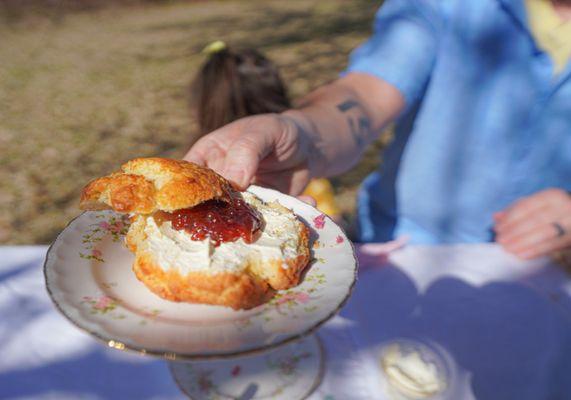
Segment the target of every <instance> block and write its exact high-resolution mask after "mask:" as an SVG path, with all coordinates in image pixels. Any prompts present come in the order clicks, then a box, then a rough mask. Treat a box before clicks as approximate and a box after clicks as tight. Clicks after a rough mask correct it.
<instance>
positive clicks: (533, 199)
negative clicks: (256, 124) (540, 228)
mask: <svg viewBox="0 0 571 400" xmlns="http://www.w3.org/2000/svg"><path fill="white" fill-rule="evenodd" d="M569 202H570V200H569V195H568V194H567V193H566V192H565V191H563V190H560V189H547V190H544V191H541V192H538V193H536V194H534V195H531V196H529V197H525V198H523V199H521V200H518V201H517V202H515V203H514V204H513V205H511V206H510V207H508V208H507V209H506V210H503V211H500V212H497V213H496V214H494V219H495V221H496V226H495V228H494V229H495V231H496V233H497V234H501V233H503V232H507V231H510V230H511V229H513V227H514V226H517V225H519V224H521V223H523V222H525V221H526V220H527V219H528V218H529V217H530V216H531V215H533V214H534V213H536V212H538V211H539V209H541V208H546V207H548V208H556V207H566V206H568V204H567V203H569Z"/></svg>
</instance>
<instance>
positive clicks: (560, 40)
mask: <svg viewBox="0 0 571 400" xmlns="http://www.w3.org/2000/svg"><path fill="white" fill-rule="evenodd" d="M525 3H526V7H527V14H528V18H529V26H530V28H531V31H532V33H533V37H534V38H535V41H536V42H537V43H538V45H539V47H541V48H542V49H543V50H544V51H545V52H547V54H549V56H550V57H551V59H552V60H553V64H554V66H555V73H558V72H561V71H562V70H563V69H564V68H565V66H566V65H567V62H568V61H569V58H570V57H571V20H568V21H564V20H563V19H562V18H561V17H560V16H559V15H558V14H557V12H556V11H555V8H554V6H553V3H552V2H551V0H525Z"/></svg>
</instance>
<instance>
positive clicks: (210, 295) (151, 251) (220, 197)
mask: <svg viewBox="0 0 571 400" xmlns="http://www.w3.org/2000/svg"><path fill="white" fill-rule="evenodd" d="M80 207H81V208H82V209H84V210H102V209H113V210H115V211H118V212H123V213H129V214H130V215H131V221H132V223H131V226H130V228H129V231H128V233H127V237H126V243H127V247H128V248H129V249H130V250H131V251H132V252H133V253H135V262H134V264H133V271H134V272H135V274H136V276H137V278H138V279H139V280H140V281H141V282H143V283H144V284H145V285H146V286H147V287H148V288H149V289H150V290H151V291H153V292H154V293H156V294H157V295H159V296H161V297H163V298H165V299H168V300H173V301H184V302H196V303H205V304H217V305H224V306H229V307H232V308H234V309H248V308H252V307H255V306H257V305H260V304H262V303H264V302H265V301H267V300H269V299H270V298H271V297H272V296H273V294H274V293H275V290H282V289H288V288H290V287H293V286H295V285H297V284H298V283H299V281H300V277H301V274H302V272H303V270H304V269H305V267H306V266H307V265H308V263H309V259H310V251H309V230H308V228H307V227H306V226H305V225H304V224H303V223H302V222H301V221H300V220H299V219H298V218H297V217H296V216H295V214H294V213H293V212H292V211H291V210H289V209H287V208H285V207H283V206H282V205H280V204H279V203H277V202H272V203H266V202H264V201H262V200H261V199H259V198H257V197H256V196H255V195H253V194H251V193H248V192H242V193H241V192H238V191H236V190H235V189H234V188H233V187H232V185H231V184H230V183H229V182H228V181H227V180H225V179H224V178H223V177H221V176H220V175H218V174H216V173H215V172H214V171H212V170H211V169H209V168H205V167H200V166H198V165H195V164H192V163H189V162H186V161H178V160H170V159H162V158H139V159H135V160H132V161H129V162H127V163H126V164H124V165H123V166H122V167H121V170H120V171H118V172H114V173H112V174H110V175H108V176H105V177H102V178H99V179H95V180H94V181H91V182H90V183H89V184H88V185H87V186H86V187H85V188H84V189H83V192H82V196H81V203H80Z"/></svg>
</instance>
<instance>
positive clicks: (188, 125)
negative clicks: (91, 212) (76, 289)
mask: <svg viewBox="0 0 571 400" xmlns="http://www.w3.org/2000/svg"><path fill="white" fill-rule="evenodd" d="M378 5H379V2H371V1H362V0H351V1H348V0H333V1H325V0H322V1H318V0H309V1H288V2H285V1H276V0H274V1H218V2H214V1H203V2H187V3H182V2H176V3H173V2H166V4H153V5H144V6H143V5H139V6H136V7H135V6H128V7H126V6H124V7H112V8H103V9H96V10H90V11H89V12H85V11H84V12H76V11H73V12H65V13H62V14H61V15H59V17H58V18H54V17H53V15H54V14H53V11H52V12H51V13H50V14H49V15H48V17H45V15H44V14H43V13H42V12H39V13H38V12H35V13H33V14H31V15H29V16H28V15H26V13H24V12H20V13H19V14H18V18H15V19H11V20H10V21H12V22H11V23H6V24H2V25H1V26H0V37H1V38H2V40H0V60H2V62H1V63H0V210H1V213H0V242H2V243H48V242H50V241H51V240H53V239H54V237H55V236H56V234H57V233H58V232H59V231H60V230H61V229H62V228H63V227H64V226H65V224H66V223H67V222H68V221H69V220H70V219H71V218H72V217H74V216H75V215H77V214H78V213H79V210H78V209H77V203H78V194H79V191H80V189H81V187H82V186H83V185H84V184H85V183H86V182H87V181H88V180H89V179H91V178H93V177H96V176H99V175H101V174H105V173H108V172H110V171H112V170H114V169H116V168H117V167H118V166H119V165H120V164H121V163H122V162H124V161H126V160H128V159H130V158H133V157H138V156H151V155H159V156H168V157H180V156H181V155H183V153H184V152H185V150H186V149H187V148H188V146H189V145H190V144H191V143H192V141H193V140H194V137H195V136H194V135H195V123H194V121H193V120H192V118H191V115H190V113H189V110H188V106H187V86H188V83H189V81H190V79H191V77H192V75H193V74H194V73H195V71H196V70H197V68H198V66H199V65H200V63H201V62H202V61H203V56H202V55H201V54H200V50H201V49H202V48H203V47H204V46H205V45H206V44H207V43H209V42H211V41H213V40H218V39H219V40H224V41H226V42H227V43H229V44H230V45H235V46H252V47H256V48H258V49H260V50H262V51H263V52H265V53H266V54H267V55H268V56H270V57H271V58H272V59H273V60H274V61H275V62H276V63H277V64H278V65H279V66H280V68H281V70H282V73H283V75H284V77H285V81H286V82H287V83H288V84H289V89H290V92H291V94H292V96H293V97H298V96H301V95H303V94H305V93H306V92H308V91H310V90H311V89H312V88H315V87H316V86H318V85H320V84H323V83H325V82H327V81H330V80H332V79H334V78H335V77H336V76H337V75H338V73H339V72H340V71H342V70H343V68H344V67H345V65H346V62H347V55H348V53H349V52H350V50H351V49H353V48H354V47H355V46H357V45H358V44H359V43H361V42H362V41H363V40H364V39H365V38H366V37H367V36H368V34H369V32H370V25H371V22H372V18H373V14H374V11H375V10H376V8H377V7H378ZM5 17H6V15H5ZM7 18H11V17H10V16H9V15H8V16H7ZM379 143H380V142H379ZM379 143H377V144H376V145H375V146H373V147H374V148H371V149H369V151H368V153H367V156H366V157H365V158H364V161H363V162H362V163H361V164H360V165H359V166H357V167H356V168H355V169H354V170H353V171H351V172H349V173H348V174H346V175H344V176H341V177H339V178H336V179H335V180H334V183H335V185H336V188H337V190H338V192H339V197H340V199H342V201H341V205H342V207H343V210H344V211H345V212H347V213H350V212H351V211H352V209H353V204H354V193H355V188H356V186H357V185H358V183H359V181H360V180H361V179H362V177H363V176H364V175H365V174H366V173H368V172H369V171H370V170H371V169H372V168H374V166H375V165H376V164H377V162H378V161H377V153H378V151H377V150H376V148H378V147H380V146H381V144H379Z"/></svg>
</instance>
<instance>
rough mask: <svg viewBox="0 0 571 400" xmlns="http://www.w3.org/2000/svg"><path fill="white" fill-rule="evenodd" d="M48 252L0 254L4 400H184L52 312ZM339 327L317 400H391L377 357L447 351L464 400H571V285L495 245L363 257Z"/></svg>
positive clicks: (148, 361)
mask: <svg viewBox="0 0 571 400" xmlns="http://www.w3.org/2000/svg"><path fill="white" fill-rule="evenodd" d="M45 252H46V247H43V246H24V247H0V398H1V399H16V398H17V399H23V398H28V399H58V400H59V399H76V398H81V399H141V400H143V399H182V398H184V396H183V395H182V394H181V393H180V392H179V390H178V389H177V387H176V386H175V384H174V383H173V381H172V379H171V377H170V374H169V371H168V368H167V366H166V363H165V362H164V361H161V360H157V359H153V358H150V357H141V356H136V355H132V354H127V353H122V352H118V351H116V350H112V349H109V348H105V347H104V346H102V345H101V344H99V343H98V342H95V341H94V340H93V339H92V338H91V337H89V336H88V335H86V334H85V333H83V332H81V331H79V330H77V329H76V328H74V327H73V326H72V325H71V324H70V323H68V322H67V321H66V320H65V319H64V318H63V317H62V316H61V315H60V314H59V313H58V312H57V311H56V310H55V309H54V307H53V306H52V304H51V301H50V299H49V298H48V296H47V294H46V290H45V288H44V280H43V274H42V264H43V258H44V255H45ZM360 253H361V254H360V258H361V260H362V263H361V264H362V267H361V271H360V274H359V281H358V284H357V286H356V289H355V291H354V293H353V296H352V298H351V300H350V301H349V303H348V304H347V305H346V307H345V308H344V309H343V311H342V312H341V315H339V316H337V317H335V318H334V319H333V320H331V321H330V322H328V323H327V324H326V325H325V326H324V327H323V328H321V329H320V331H319V335H320V337H321V339H322V340H323V342H324V344H325V350H326V356H327V367H326V372H325V376H324V379H323V382H322V384H321V385H320V387H319V388H318V389H317V391H316V392H315V393H314V394H313V395H312V396H311V397H310V398H311V399H324V400H338V399H383V395H382V393H381V391H380V388H379V384H380V383H379V382H380V380H379V374H380V372H379V368H378V364H379V360H378V357H379V348H380V346H382V344H383V343H387V342H390V341H392V340H395V339H403V338H404V339H406V338H409V339H413V340H420V341H429V342H431V343H435V344H437V345H438V346H440V347H441V348H442V349H443V351H444V352H445V353H446V354H447V355H448V356H449V357H450V359H451V360H452V363H453V365H454V367H455V372H454V379H455V385H456V389H455V394H454V396H455V397H454V400H457V399H467V400H469V399H484V400H488V399H492V400H493V399H498V400H510V399H514V400H515V399H517V400H526V399H530V400H532V399H533V400H539V399H548V400H565V399H571V280H570V279H569V277H568V276H567V274H566V273H565V272H564V270H563V269H562V268H560V267H558V266H555V265H552V264H550V263H549V262H548V261H547V260H539V261H535V262H528V263H523V262H519V261H517V260H515V259H514V258H513V257H511V256H509V255H506V254H505V253H503V252H502V251H501V249H499V248H498V247H496V246H495V245H461V246H442V247H419V246H409V247H405V248H404V249H401V250H398V251H396V252H394V253H393V254H391V255H390V257H389V259H388V262H383V258H382V257H380V256H379V255H378V254H374V250H373V253H372V254H366V253H367V249H366V248H364V249H362V250H360Z"/></svg>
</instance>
